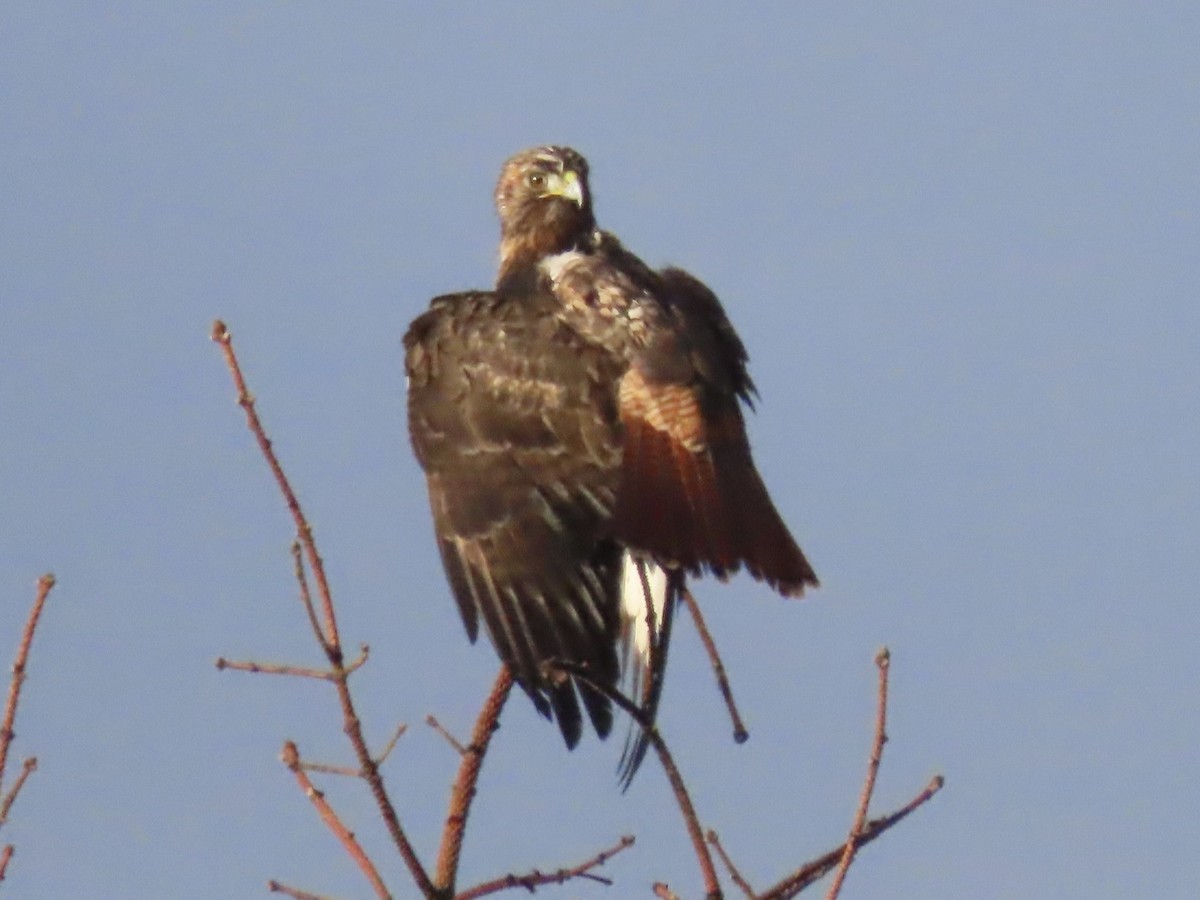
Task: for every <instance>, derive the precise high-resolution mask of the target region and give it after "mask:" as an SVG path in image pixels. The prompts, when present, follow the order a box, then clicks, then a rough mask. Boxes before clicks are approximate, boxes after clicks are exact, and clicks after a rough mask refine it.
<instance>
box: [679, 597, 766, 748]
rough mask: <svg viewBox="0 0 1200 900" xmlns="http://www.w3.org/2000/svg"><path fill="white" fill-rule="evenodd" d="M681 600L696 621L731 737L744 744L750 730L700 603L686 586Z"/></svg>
mask: <svg viewBox="0 0 1200 900" xmlns="http://www.w3.org/2000/svg"><path fill="white" fill-rule="evenodd" d="M683 601H684V603H686V604H687V608H688V612H690V613H691V614H692V621H693V622H695V623H696V631H698V632H699V633H700V642H701V643H702V644H704V650H705V652H706V653H707V654H708V660H709V663H710V664H711V665H712V670H713V674H714V675H715V676H716V678H717V688H718V689H719V690H720V691H721V697H722V698H723V699H724V700H725V707H726V708H727V709H728V710H729V718H730V720H731V721H732V722H733V739H734V741H736V742H737V743H739V744H744V743H745V742H746V740H747V739H748V738H749V737H750V732H748V731H747V730H746V725H745V723H744V722H742V716H741V713H739V712H738V708H737V703H735V702H734V699H733V688H732V687H730V685H729V677H728V676H727V675H726V674H725V664H724V663H723V662H721V654H720V653H719V652H718V651H717V644H716V641H714V640H713V637H712V633H711V632H709V630H708V625H707V623H705V621H704V616H703V614H701V612H700V604H699V603H697V602H696V598H695V597H693V596H692V592H691V591H689V590H688V589H687V588H684V590H683Z"/></svg>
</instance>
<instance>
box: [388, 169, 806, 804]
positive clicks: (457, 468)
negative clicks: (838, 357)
mask: <svg viewBox="0 0 1200 900" xmlns="http://www.w3.org/2000/svg"><path fill="white" fill-rule="evenodd" d="M587 176H588V169H587V163H586V162H585V161H584V159H583V157H582V156H580V155H579V154H578V153H576V152H575V151H573V150H570V149H568V148H563V147H538V148H534V149H532V150H528V151H525V152H523V153H520V154H518V155H516V156H514V157H513V158H511V159H510V160H508V162H506V163H505V165H504V168H503V171H502V172H501V175H500V179H499V182H498V184H497V187H496V195H495V199H496V208H497V211H498V212H499V215H500V223H501V241H500V267H499V273H498V276H497V281H496V287H495V289H494V290H493V291H490V292H480V291H475V292H468V293H463V294H453V295H448V296H444V297H438V298H436V299H435V300H434V301H433V302H432V303H431V305H430V309H429V310H428V311H427V312H426V313H424V314H423V315H421V316H420V317H418V318H417V320H416V321H415V322H414V323H413V325H412V327H411V328H410V329H409V332H408V334H407V335H406V336H405V340H404V343H405V347H406V350H407V358H406V368H407V372H408V376H409V427H410V432H411V435H412V442H413V447H414V450H415V451H416V454H417V458H418V459H419V460H420V462H421V465H422V466H423V467H424V469H425V471H426V475H427V478H428V486H429V494H430V502H431V505H432V508H433V516H434V529H435V532H436V534H437V539H438V546H439V549H440V551H441V555H442V561H443V564H444V566H445V569H446V573H447V576H448V578H449V581H450V584H451V589H452V591H453V593H454V596H455V599H456V601H457V602H458V606H459V611H460V612H461V614H462V618H463V622H464V624H465V625H466V628H467V633H468V635H469V636H470V637H471V639H472V640H474V639H475V637H476V635H477V633H478V627H479V620H480V619H482V620H483V623H484V626H485V628H486V629H487V631H488V634H489V635H490V637H491V639H492V642H493V644H495V646H496V649H497V652H498V653H499V654H500V657H501V658H502V659H503V660H504V661H505V662H506V663H507V664H508V665H509V666H510V667H511V668H512V670H513V673H514V676H515V677H516V679H517V681H518V683H519V684H520V685H521V686H522V688H524V690H525V691H526V693H528V694H529V696H530V697H531V698H532V699H533V701H534V703H535V704H536V705H537V707H538V709H539V710H541V711H542V712H543V714H545V715H548V716H549V715H553V717H554V718H555V719H556V720H557V721H558V724H559V728H560V729H561V731H562V733H563V737H564V739H565V740H566V742H567V744H568V745H569V746H574V744H575V743H576V742H577V741H578V739H579V737H580V734H581V728H582V715H581V711H580V708H579V702H578V700H579V699H581V700H582V702H583V705H584V707H585V708H586V709H587V711H588V715H589V717H590V718H591V720H592V723H593V726H594V727H595V729H596V731H597V733H598V734H600V735H601V736H605V735H607V734H608V732H609V731H610V729H611V725H612V712H611V708H610V703H609V701H608V700H607V699H606V698H605V697H603V696H602V695H601V694H600V693H599V692H597V691H594V690H593V689H592V688H590V687H589V686H588V685H587V684H586V683H584V682H583V681H581V680H578V679H573V680H563V679H560V678H555V677H551V675H550V673H548V671H547V670H546V668H545V664H546V663H547V662H548V661H553V660H561V661H566V662H571V663H574V664H576V665H580V666H584V667H586V668H587V669H588V671H589V678H591V679H592V680H594V681H596V682H597V683H600V684H603V685H608V686H615V685H616V684H617V683H618V681H619V679H621V677H622V664H621V661H620V660H619V659H618V653H617V649H618V643H620V644H621V645H623V646H624V648H625V651H624V668H625V683H626V686H627V688H628V689H631V690H633V691H634V692H635V693H636V694H637V695H638V696H637V697H636V698H635V699H637V700H639V701H640V702H641V703H643V704H644V705H645V706H646V708H647V709H648V711H649V712H650V714H651V715H653V714H654V711H655V709H656V707H657V703H658V697H659V694H660V692H661V689H662V676H663V672H664V667H665V662H666V650H667V640H668V639H669V635H670V621H671V615H670V613H671V610H672V607H673V604H674V601H675V600H676V599H677V598H676V596H675V594H676V592H677V590H678V587H679V585H680V584H681V583H682V582H681V580H680V579H679V577H678V576H671V577H670V578H668V577H667V575H666V573H667V572H671V571H676V572H679V573H690V574H693V575H699V574H701V573H703V572H711V573H712V574H714V575H717V576H718V577H720V578H725V577H727V576H729V575H730V574H732V573H734V572H736V571H738V570H739V569H740V568H742V567H743V566H744V567H745V568H746V570H747V571H748V572H749V573H750V574H751V575H753V576H754V577H755V578H757V579H759V580H761V581H765V582H767V584H769V585H770V586H771V587H773V588H774V589H775V590H777V591H779V592H780V593H781V594H784V595H785V596H800V595H801V594H802V593H803V591H804V589H805V587H807V586H813V585H816V583H817V580H816V576H815V575H814V574H813V570H812V568H811V567H810V566H809V564H808V561H807V560H806V559H805V557H804V554H803V553H802V552H801V551H800V548H799V547H798V546H797V545H796V542H795V540H794V539H793V538H792V536H791V534H790V533H789V531H788V529H787V526H786V525H784V523H783V521H782V519H781V518H780V516H779V514H778V512H777V511H776V509H775V507H774V504H773V503H772V502H771V499H770V497H769V495H768V493H767V490H766V488H765V486H764V485H763V483H762V480H761V478H760V477H759V475H758V472H757V470H756V469H755V467H754V462H753V459H752V457H751V453H750V446H749V442H748V440H747V438H746V430H745V423H744V421H743V418H742V412H741V406H740V405H741V404H742V403H745V404H746V405H750V402H751V399H752V397H753V395H754V385H753V382H752V381H751V380H750V377H749V375H748V374H747V372H746V362H747V357H746V350H745V347H744V346H743V345H742V342H741V341H740V339H739V338H738V337H737V334H736V333H735V332H734V330H733V327H732V326H731V325H730V323H729V320H728V318H727V317H726V315H725V312H724V310H723V309H722V307H721V304H720V302H719V301H718V300H717V298H716V296H715V295H714V294H713V293H712V292H711V291H710V290H709V289H708V288H707V287H705V286H704V285H703V284H702V283H701V282H699V281H698V280H697V279H695V278H694V277H692V276H691V275H689V274H688V273H686V272H683V271H681V270H679V269H665V270H662V271H655V270H652V269H651V268H649V267H648V266H647V265H646V264H645V263H643V262H642V261H641V260H640V259H638V258H637V257H636V256H634V255H633V254H631V253H629V251H627V250H625V248H624V247H623V246H622V245H621V244H620V242H619V241H617V239H616V238H615V237H613V236H612V235H610V234H608V233H607V232H603V231H600V230H599V229H597V228H596V224H595V218H594V216H593V213H592V203H591V195H590V188H589V185H588V180H587ZM668 585H670V587H669V588H668ZM647 589H648V590H647ZM647 593H650V594H651V595H652V596H651V597H646V594H647ZM667 594H670V596H667ZM648 603H649V605H651V611H650V612H647V611H646V607H647V605H648ZM573 682H574V683H573ZM644 753H645V744H644V742H643V741H641V740H639V739H638V738H637V737H635V738H634V739H633V740H632V742H631V743H629V744H627V747H626V754H625V757H624V759H623V761H622V777H623V779H624V781H625V783H626V784H627V783H628V781H629V779H630V778H632V776H633V773H634V771H636V768H637V766H638V764H639V762H640V761H641V759H642V756H643V754H644Z"/></svg>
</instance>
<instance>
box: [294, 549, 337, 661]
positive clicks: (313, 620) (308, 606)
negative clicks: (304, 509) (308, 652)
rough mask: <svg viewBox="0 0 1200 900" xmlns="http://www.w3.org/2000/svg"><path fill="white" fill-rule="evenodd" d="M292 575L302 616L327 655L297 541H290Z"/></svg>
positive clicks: (301, 550) (326, 645) (325, 643)
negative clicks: (294, 579)
mask: <svg viewBox="0 0 1200 900" xmlns="http://www.w3.org/2000/svg"><path fill="white" fill-rule="evenodd" d="M292 573H293V575H294V576H295V578H296V584H297V585H298V586H299V588H300V602H301V604H302V605H303V606H304V614H305V615H306V616H307V617H308V625H309V627H310V628H312V633H313V637H315V638H316V639H317V643H318V644H320V645H321V648H322V649H323V650H325V652H326V653H328V652H329V644H328V642H327V641H326V639H325V632H324V631H322V630H321V623H320V622H319V621H317V609H316V607H315V606H313V599H312V591H311V590H310V589H309V587H308V576H307V575H306V574H305V573H304V553H303V548H302V547H301V546H300V542H299V541H292Z"/></svg>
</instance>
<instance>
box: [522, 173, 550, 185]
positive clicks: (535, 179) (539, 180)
mask: <svg viewBox="0 0 1200 900" xmlns="http://www.w3.org/2000/svg"><path fill="white" fill-rule="evenodd" d="M525 182H526V184H528V185H529V186H530V187H531V188H540V187H542V186H543V185H545V183H546V176H545V175H543V174H542V173H541V172H530V173H529V175H528V176H526V178H525Z"/></svg>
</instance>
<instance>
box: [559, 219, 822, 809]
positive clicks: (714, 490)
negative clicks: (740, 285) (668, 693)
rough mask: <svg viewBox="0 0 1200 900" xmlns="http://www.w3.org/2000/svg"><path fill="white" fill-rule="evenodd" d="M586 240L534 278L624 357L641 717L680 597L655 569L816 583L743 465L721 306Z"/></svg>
mask: <svg viewBox="0 0 1200 900" xmlns="http://www.w3.org/2000/svg"><path fill="white" fill-rule="evenodd" d="M593 241H594V243H593V252H592V253H569V254H563V255H561V256H558V257H554V258H552V259H550V260H547V261H546V263H545V264H544V270H545V271H546V273H547V274H548V275H549V276H550V278H551V281H552V283H553V289H554V292H555V295H556V296H557V297H558V299H559V301H560V303H561V306H562V308H563V309H564V310H567V311H568V315H569V316H571V319H572V322H573V324H574V325H575V327H577V328H578V329H579V330H580V331H581V332H582V333H586V334H589V335H591V336H593V338H594V339H596V340H597V341H599V342H601V343H605V344H607V345H608V346H609V347H610V349H611V350H612V352H613V353H614V355H616V356H619V357H620V358H621V359H622V360H623V361H624V367H623V370H622V372H621V374H620V380H619V383H618V388H617V406H618V414H619V417H620V421H621V426H622V428H621V433H622V442H621V477H620V487H619V490H618V493H617V502H616V507H615V511H614V517H613V529H612V533H613V534H614V536H615V537H616V538H617V539H618V540H619V541H620V542H621V543H622V544H624V545H625V546H626V547H628V548H629V549H630V550H631V551H632V553H633V554H634V556H635V560H634V562H636V563H637V565H636V566H632V565H631V566H627V572H641V575H640V577H636V578H635V577H630V578H627V583H626V589H625V603H624V605H623V610H624V611H623V630H622V637H623V640H622V644H623V650H624V652H623V655H624V659H625V664H624V669H625V679H624V680H625V685H626V687H627V689H628V690H630V691H631V692H633V693H634V694H635V699H636V700H637V701H638V702H640V703H641V705H642V707H643V709H645V710H646V712H647V713H648V715H649V716H650V717H651V718H653V716H654V714H655V712H656V707H657V705H658V700H659V697H660V696H661V692H662V685H663V675H664V672H663V669H664V667H665V664H666V659H667V649H668V647H667V642H668V640H669V635H670V632H669V626H670V621H671V612H672V605H673V603H674V602H675V601H676V599H677V595H678V585H677V586H676V588H675V589H673V590H668V589H667V579H666V578H665V574H664V573H663V571H662V567H666V568H667V569H682V570H684V571H686V572H690V573H692V574H700V573H702V572H705V571H708V572H712V573H713V574H715V575H717V576H718V577H720V578H725V577H727V576H728V575H730V574H732V573H733V572H736V571H737V570H738V569H740V568H742V567H743V566H744V567H745V568H746V570H747V571H748V572H749V573H750V574H751V575H753V576H754V577H755V578H757V579H759V580H761V581H765V582H767V583H768V584H769V585H771V587H773V588H775V590H777V591H779V592H780V593H781V594H784V595H785V596H800V595H801V594H802V593H803V592H804V589H805V587H806V586H812V585H816V583H817V579H816V575H815V574H814V573H813V570H812V567H811V566H810V565H809V563H808V560H807V559H806V558H805V556H804V554H803V552H802V551H801V550H800V548H799V546H798V545H797V544H796V541H795V539H794V538H793V537H792V535H791V533H790V532H789V531H788V528H787V526H786V525H785V524H784V522H783V520H782V519H781V518H780V516H779V513H778V511H777V510H776V509H775V505H774V504H773V503H772V502H771V498H770V496H769V494H768V493H767V489H766V487H765V485H764V484H763V482H762V479H761V477H760V476H759V474H758V470H757V469H756V468H755V466H754V460H753V458H752V456H751V453H750V444H749V441H748V439H747V437H746V426H745V421H744V419H743V418H742V410H741V404H742V403H745V404H746V405H749V404H750V403H751V400H752V398H753V396H754V393H755V391H754V384H753V382H752V381H751V380H750V376H749V374H748V373H747V371H746V362H747V356H746V349H745V347H744V345H743V344H742V342H741V339H740V338H738V336H737V333H736V332H735V331H734V330H733V326H732V325H731V324H730V322H729V319H728V317H727V316H726V315H725V311H724V309H723V308H722V307H721V304H720V301H719V300H718V299H717V297H716V295H715V294H713V292H712V291H710V290H709V289H708V288H707V287H705V286H704V285H703V284H702V283H701V282H700V281H698V280H697V279H695V278H694V277H692V276H691V275H689V274H688V273H686V272H683V271H681V270H679V269H666V270H663V271H661V272H654V271H652V270H651V269H649V267H647V266H646V265H645V264H644V263H643V262H642V261H641V260H640V259H638V258H637V257H636V256H634V255H633V254H631V253H629V252H628V251H626V250H625V249H624V247H622V246H621V244H620V242H619V241H617V239H616V238H615V237H613V236H612V235H610V234H608V233H607V232H597V233H596V234H595V236H594V238H593ZM656 571H657V572H658V577H657V582H656V583H653V582H655V581H656V580H655V579H651V578H648V573H654V572H656ZM679 584H681V582H679ZM648 607H649V608H651V609H653V612H647V608H648ZM656 622H657V624H656ZM660 628H661V633H660V634H655V631H656V630H659V629H660ZM645 752H646V741H645V737H644V735H641V734H637V735H635V736H633V738H632V740H631V741H630V742H627V745H626V751H625V754H624V756H623V759H622V762H621V767H620V768H621V779H622V781H623V783H624V784H626V785H628V784H629V782H630V780H631V779H632V777H633V775H634V773H635V772H636V770H637V767H638V765H639V764H640V762H641V760H642V758H643V757H644V755H645Z"/></svg>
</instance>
